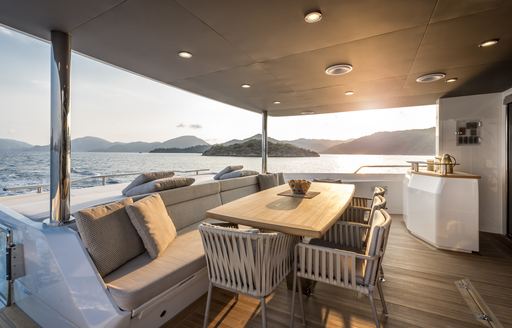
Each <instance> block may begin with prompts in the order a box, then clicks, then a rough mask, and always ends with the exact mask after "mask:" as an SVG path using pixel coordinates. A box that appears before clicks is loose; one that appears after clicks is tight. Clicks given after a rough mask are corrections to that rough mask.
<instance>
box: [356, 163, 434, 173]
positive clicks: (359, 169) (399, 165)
mask: <svg viewBox="0 0 512 328" xmlns="http://www.w3.org/2000/svg"><path fill="white" fill-rule="evenodd" d="M419 166H420V167H426V165H419ZM372 167H376V168H378V167H411V165H405V164H396V165H361V166H360V167H358V168H357V170H355V171H354V173H352V174H358V173H359V171H361V170H362V169H364V168H372Z"/></svg>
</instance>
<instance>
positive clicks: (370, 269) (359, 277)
mask: <svg viewBox="0 0 512 328" xmlns="http://www.w3.org/2000/svg"><path fill="white" fill-rule="evenodd" d="M336 224H337V225H339V227H338V228H337V230H334V231H335V232H336V233H337V234H338V236H336V237H335V239H334V240H335V242H333V241H330V240H322V239H313V240H311V241H310V243H299V244H297V245H296V246H295V253H294V255H295V256H294V264H293V275H294V276H293V289H292V290H293V294H292V295H293V296H292V304H291V318H290V327H293V325H294V321H295V320H294V319H295V313H294V310H295V291H296V286H297V284H298V286H299V287H300V286H301V282H300V281H298V280H299V279H300V278H305V279H310V280H313V281H318V282H323V283H326V284H330V285H333V286H337V287H342V288H347V289H352V290H355V291H357V292H360V293H362V294H364V295H367V296H368V298H369V301H370V305H371V308H372V314H373V319H374V322H375V325H376V327H379V325H380V322H379V318H378V316H377V309H376V306H375V302H374V290H375V288H376V289H377V290H378V293H379V296H380V300H381V302H382V308H383V312H384V313H385V314H387V306H386V301H385V299H384V292H383V290H382V286H381V281H380V279H379V275H380V271H379V268H380V266H381V262H382V260H383V257H384V253H385V250H386V245H387V240H388V236H389V228H390V226H391V217H390V216H389V214H388V213H387V212H386V211H385V210H382V209H381V210H378V211H375V213H374V217H373V220H372V224H371V226H368V225H364V224H360V223H353V222H337V223H336ZM363 233H367V234H368V241H369V242H368V245H367V246H366V247H364V248H363V247H362V245H361V242H360V240H361V238H360V236H362V234H363ZM348 249H352V250H348ZM299 300H300V301H301V303H302V293H301V292H300V290H299ZM302 311H303V317H304V316H305V314H304V310H302ZM303 320H304V319H303Z"/></svg>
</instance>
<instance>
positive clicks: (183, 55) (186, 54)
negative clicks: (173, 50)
mask: <svg viewBox="0 0 512 328" xmlns="http://www.w3.org/2000/svg"><path fill="white" fill-rule="evenodd" d="M178 56H180V57H181V58H185V59H189V58H192V54H191V53H190V52H188V51H180V52H178Z"/></svg>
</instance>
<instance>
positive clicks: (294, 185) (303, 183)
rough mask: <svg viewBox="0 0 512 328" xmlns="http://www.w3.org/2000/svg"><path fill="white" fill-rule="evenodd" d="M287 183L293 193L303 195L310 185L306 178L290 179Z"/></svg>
mask: <svg viewBox="0 0 512 328" xmlns="http://www.w3.org/2000/svg"><path fill="white" fill-rule="evenodd" d="M288 185H289V186H290V189H291V190H292V192H293V193H294V194H300V195H304V194H306V193H307V192H308V190H309V187H311V181H308V180H290V181H288Z"/></svg>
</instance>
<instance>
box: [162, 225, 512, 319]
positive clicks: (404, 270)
mask: <svg viewBox="0 0 512 328" xmlns="http://www.w3.org/2000/svg"><path fill="white" fill-rule="evenodd" d="M480 247H481V251H480V253H479V254H464V253H457V252H450V251H442V250H438V249H435V248H433V247H431V246H429V245H427V244H426V243H424V242H422V241H420V240H418V239H416V238H415V237H412V236H411V235H410V234H409V233H408V232H407V230H406V228H405V225H404V222H403V221H402V219H401V217H400V216H394V217H393V223H392V227H391V234H390V239H389V243H388V249H387V251H386V255H385V259H384V272H385V275H386V282H385V283H384V284H383V288H384V294H385V297H386V300H387V304H388V310H389V315H388V316H387V317H384V316H383V315H381V320H382V324H383V326H384V327H408V328H409V327H428V328H432V327H475V328H477V327H483V326H482V325H481V324H480V323H479V322H478V321H476V319H475V317H474V315H473V314H472V312H471V311H470V309H469V307H468V306H467V304H466V303H465V302H464V300H463V298H462V296H461V294H460V293H459V291H458V290H457V288H456V286H455V281H456V280H460V279H463V278H468V279H470V280H471V282H472V283H473V285H474V286H475V288H476V289H477V290H478V292H479V293H480V295H481V296H482V298H483V299H484V301H485V302H486V303H487V305H488V306H489V307H490V309H491V310H492V311H493V312H494V314H495V315H496V317H497V318H498V320H499V321H500V322H501V324H502V325H503V327H512V284H511V282H512V244H511V243H510V242H509V241H508V240H506V239H505V238H504V237H501V236H498V235H493V234H488V233H481V234H480ZM377 297H378V296H377ZM290 300H291V291H289V290H288V289H287V288H286V283H282V284H281V285H280V286H279V288H278V290H277V292H276V293H275V294H273V295H271V296H269V297H268V298H267V309H268V311H267V316H268V325H269V327H287V326H288V323H289V318H290V317H289V313H290V312H289V311H290ZM304 300H305V309H306V319H307V323H308V327H374V324H373V321H372V316H371V310H370V306H369V303H368V299H367V297H364V296H358V295H357V293H355V292H352V291H348V290H344V289H341V288H334V287H331V286H328V285H324V284H321V283H319V284H318V285H317V286H316V290H315V292H314V294H313V295H312V296H310V297H309V298H304ZM205 302H206V295H205V296H203V297H201V298H200V299H199V300H197V301H196V302H195V303H194V304H192V305H191V306H189V307H188V308H187V309H185V310H184V311H183V312H182V313H180V314H179V315H178V316H177V317H175V318H174V319H173V320H171V321H169V322H168V323H167V324H166V325H165V327H202V324H203V314H204V313H203V312H204V307H205ZM377 304H378V310H379V313H380V311H381V307H380V302H379V301H378V300H377ZM296 309H297V311H296V321H295V326H296V327H301V326H302V324H301V320H300V310H299V309H300V307H298V304H297V307H296ZM209 326H210V327H244V326H247V327H261V320H260V308H259V306H258V301H257V300H256V299H253V298H250V297H245V296H240V298H239V300H238V302H235V299H234V297H233V294H231V293H229V292H226V291H223V290H220V289H214V294H213V299H212V306H211V312H210V325H209Z"/></svg>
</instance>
